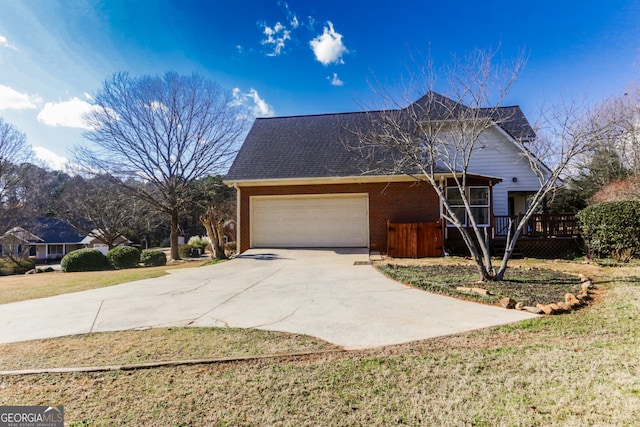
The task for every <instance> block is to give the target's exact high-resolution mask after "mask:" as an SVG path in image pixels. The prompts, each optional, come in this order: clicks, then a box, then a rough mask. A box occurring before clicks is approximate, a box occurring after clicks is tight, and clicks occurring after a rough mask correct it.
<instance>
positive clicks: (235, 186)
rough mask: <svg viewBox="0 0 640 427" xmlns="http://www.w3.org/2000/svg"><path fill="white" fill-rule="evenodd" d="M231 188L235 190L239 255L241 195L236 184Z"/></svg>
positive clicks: (240, 244)
mask: <svg viewBox="0 0 640 427" xmlns="http://www.w3.org/2000/svg"><path fill="white" fill-rule="evenodd" d="M233 188H235V189H236V252H237V253H238V254H240V247H241V246H242V240H240V236H241V234H240V230H241V229H242V227H241V225H240V206H241V203H240V198H241V196H242V195H241V193H240V187H238V183H237V182H234V183H233Z"/></svg>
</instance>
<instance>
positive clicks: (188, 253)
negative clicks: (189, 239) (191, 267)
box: [178, 245, 200, 258]
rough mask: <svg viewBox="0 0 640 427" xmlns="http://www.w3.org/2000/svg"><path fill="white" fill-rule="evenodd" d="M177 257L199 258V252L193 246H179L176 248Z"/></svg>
mask: <svg viewBox="0 0 640 427" xmlns="http://www.w3.org/2000/svg"><path fill="white" fill-rule="evenodd" d="M178 255H180V258H197V257H199V256H200V251H199V250H198V248H196V247H195V246H191V245H180V246H178Z"/></svg>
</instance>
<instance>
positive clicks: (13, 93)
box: [0, 85, 42, 110]
mask: <svg viewBox="0 0 640 427" xmlns="http://www.w3.org/2000/svg"><path fill="white" fill-rule="evenodd" d="M40 102H42V100H41V99H40V98H39V97H37V96H30V95H28V94H26V93H20V92H18V91H17V90H15V89H13V88H10V87H9V86H3V85H0V110H9V109H11V110H31V109H34V108H37V104H38V103H40Z"/></svg>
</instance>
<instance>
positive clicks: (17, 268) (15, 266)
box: [0, 257, 36, 276]
mask: <svg viewBox="0 0 640 427" xmlns="http://www.w3.org/2000/svg"><path fill="white" fill-rule="evenodd" d="M34 268H36V265H35V264H34V263H33V261H31V260H30V259H28V258H17V257H4V258H0V276H6V275H10V274H24V273H26V272H27V271H30V270H33V269H34Z"/></svg>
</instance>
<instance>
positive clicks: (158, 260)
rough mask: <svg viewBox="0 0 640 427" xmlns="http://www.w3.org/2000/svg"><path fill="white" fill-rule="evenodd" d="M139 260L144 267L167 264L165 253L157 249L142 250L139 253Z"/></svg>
mask: <svg viewBox="0 0 640 427" xmlns="http://www.w3.org/2000/svg"><path fill="white" fill-rule="evenodd" d="M140 262H141V263H142V264H143V265H144V266H145V267H156V266H159V265H166V264H167V255H166V254H165V253H164V252H162V251H159V250H154V249H149V250H144V251H142V253H141V254H140Z"/></svg>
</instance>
